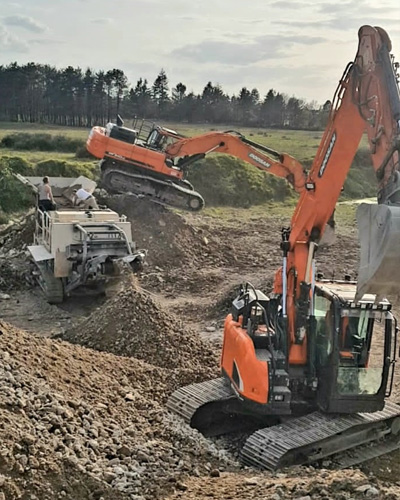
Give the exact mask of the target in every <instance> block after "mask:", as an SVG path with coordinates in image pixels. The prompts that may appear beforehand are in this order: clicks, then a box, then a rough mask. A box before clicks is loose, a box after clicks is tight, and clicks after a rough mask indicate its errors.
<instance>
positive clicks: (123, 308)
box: [63, 276, 218, 378]
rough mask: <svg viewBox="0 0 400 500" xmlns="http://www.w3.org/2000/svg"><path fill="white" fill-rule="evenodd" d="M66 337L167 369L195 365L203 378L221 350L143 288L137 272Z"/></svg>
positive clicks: (214, 365) (214, 369)
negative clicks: (217, 350)
mask: <svg viewBox="0 0 400 500" xmlns="http://www.w3.org/2000/svg"><path fill="white" fill-rule="evenodd" d="M63 338H64V339H66V340H69V341H70V342H73V343H79V344H81V345H84V346H87V347H92V348H94V349H98V350H101V351H108V352H112V353H114V354H119V355H123V356H133V357H135V358H138V359H142V360H144V361H146V362H148V363H151V364H153V365H157V366H162V367H165V368H183V369H184V368H186V367H188V366H190V367H191V368H192V369H193V370H194V371H196V373H198V377H199V378H201V377H204V376H212V375H215V374H216V372H217V366H218V355H217V353H216V352H215V349H213V348H212V346H211V345H210V344H208V343H206V342H204V341H202V340H200V339H199V337H198V336H197V334H196V333H195V332H193V331H191V330H189V329H188V328H187V327H185V325H184V324H183V322H182V321H180V320H179V319H178V318H177V317H176V316H175V315H173V314H171V313H169V312H168V311H167V310H166V309H164V308H163V307H162V306H161V305H159V304H158V303H157V302H156V301H155V300H154V299H153V298H152V297H151V296H150V295H149V294H148V293H147V292H144V291H143V290H141V289H140V288H139V287H138V285H137V283H136V281H135V279H134V278H133V277H131V276H126V277H125V281H124V286H123V289H122V291H120V292H119V293H118V294H117V295H116V296H115V297H113V298H112V299H110V300H109V301H108V302H107V303H106V304H104V305H103V306H102V307H100V308H99V309H97V310H95V311H94V312H93V313H92V314H91V315H90V316H89V318H87V319H85V320H84V321H83V322H82V323H80V324H79V325H78V326H77V327H76V328H73V329H71V330H69V331H67V332H65V335H63Z"/></svg>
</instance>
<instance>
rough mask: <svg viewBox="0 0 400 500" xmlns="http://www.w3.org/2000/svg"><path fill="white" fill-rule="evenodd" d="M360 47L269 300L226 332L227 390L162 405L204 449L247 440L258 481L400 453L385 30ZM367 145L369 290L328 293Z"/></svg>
mask: <svg viewBox="0 0 400 500" xmlns="http://www.w3.org/2000/svg"><path fill="white" fill-rule="evenodd" d="M358 36H359V45H358V51H357V55H356V57H355V60H354V62H352V63H350V64H349V65H348V66H347V68H346V70H345V72H344V74H343V76H342V78H341V80H340V83H339V86H338V88H337V90H336V93H335V96H334V99H333V104H332V109H331V113H330V117H329V123H328V125H327V128H326V130H325V132H324V134H323V137H322V141H321V144H320V146H319V149H318V152H317V154H316V157H315V159H314V162H313V165H312V167H311V169H310V172H309V173H308V176H307V177H306V179H305V181H304V185H303V189H302V190H301V194H300V198H299V201H298V204H297V207H296V209H295V212H294V215H293V217H292V220H291V226H290V228H285V229H283V230H282V241H281V250H282V254H283V264H282V267H281V268H280V269H278V271H277V273H276V276H275V282H274V289H273V293H271V294H270V295H269V296H267V295H265V294H264V293H263V292H262V291H260V290H257V289H255V288H254V287H253V286H252V285H251V284H249V283H247V284H245V285H243V286H242V287H241V289H240V291H239V295H238V296H237V297H236V299H235V300H234V301H233V303H232V309H231V313H230V314H229V315H228V316H227V318H226V320H225V325H224V341H223V348H222V355H221V377H220V378H217V379H214V380H210V381H206V382H203V383H198V384H192V385H190V386H186V387H182V388H180V389H178V390H177V391H175V392H174V393H173V394H172V395H171V397H170V399H169V401H168V403H167V407H168V408H169V410H170V411H172V412H174V413H175V414H177V415H179V416H181V417H182V418H183V419H184V420H185V421H186V422H187V423H188V424H189V425H191V426H192V427H194V428H196V429H198V430H200V431H201V432H202V433H203V434H204V435H206V436H213V435H219V434H223V433H228V432H233V431H238V430H240V431H243V430H244V429H247V430H248V431H249V430H250V431H251V433H250V435H249V437H248V438H247V440H246V442H245V444H244V446H243V448H242V451H241V459H242V461H243V463H244V464H246V465H249V466H253V467H257V468H262V469H269V470H274V469H277V468H280V467H282V466H288V465H292V464H304V463H315V462H319V461H323V460H326V458H327V457H329V461H330V462H331V463H332V464H334V465H335V466H337V467H347V466H351V465H354V464H357V463H360V462H362V461H364V460H367V459H369V458H373V457H376V456H379V455H382V454H384V453H387V452H390V451H393V450H396V449H398V448H400V406H398V405H396V404H394V403H392V402H390V401H388V399H387V398H388V397H389V396H390V393H391V389H392V385H393V377H394V365H395V361H396V358H397V355H398V353H397V323H396V320H395V318H394V317H393V315H392V313H391V304H390V303H389V301H388V300H387V299H386V298H383V297H382V296H387V295H390V294H391V293H398V283H399V281H398V274H399V273H398V269H399V265H398V256H399V248H400V244H399V243H400V241H399V234H400V224H399V220H400V206H399V202H400V198H399V195H400V180H399V146H400V141H399V123H400V122H399V120H400V97H399V87H398V75H397V74H396V71H397V67H398V66H396V65H395V64H394V62H393V60H392V59H391V55H390V51H391V42H390V39H389V37H388V35H387V33H386V32H385V31H384V30H383V29H381V28H378V27H371V26H363V27H361V28H360V30H359V34H358ZM365 131H366V132H367V136H368V142H369V146H370V152H371V157H372V163H373V167H374V170H375V172H376V177H377V180H378V202H379V204H378V205H361V206H360V208H359V209H358V214H357V218H358V225H359V227H360V228H361V230H364V231H366V232H365V233H364V234H361V236H360V239H361V247H362V250H361V272H360V276H359V277H360V280H359V282H358V283H356V282H352V281H350V280H348V279H344V280H343V281H330V280H324V279H322V277H321V276H318V275H317V273H316V263H315V257H316V252H317V249H318V244H319V243H320V241H321V237H322V235H323V233H324V231H325V229H326V225H327V222H328V220H329V218H330V216H331V214H332V212H333V210H334V208H335V205H336V202H337V200H338V197H339V195H340V191H341V189H342V186H343V184H344V182H345V179H346V176H347V173H348V171H349V169H350V166H351V163H352V160H353V158H354V156H355V153H356V151H357V148H358V145H359V142H360V140H361V137H362V135H363V133H364V132H365ZM185 141H186V142H185ZM193 144H194V142H193V140H191V139H186V140H181V141H179V142H175V144H173V145H172V146H171V148H170V149H169V151H170V152H171V151H173V152H176V153H179V154H182V155H186V154H187V155H190V154H192V152H193V149H192V145H193ZM194 149H195V148H194ZM283 163H284V162H282V164H283ZM291 173H292V172H291ZM396 277H397V281H396ZM366 290H367V291H368V292H369V293H366Z"/></svg>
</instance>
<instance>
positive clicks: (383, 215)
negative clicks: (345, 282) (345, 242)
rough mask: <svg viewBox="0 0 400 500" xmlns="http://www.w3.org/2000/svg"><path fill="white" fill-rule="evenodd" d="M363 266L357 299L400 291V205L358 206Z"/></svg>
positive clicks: (382, 295) (399, 293) (395, 293)
mask: <svg viewBox="0 0 400 500" xmlns="http://www.w3.org/2000/svg"><path fill="white" fill-rule="evenodd" d="M356 217H357V226H358V233H359V241H360V268H359V273H358V284H357V294H356V299H357V300H359V299H360V298H361V297H362V296H363V295H364V294H365V293H373V294H376V296H377V299H380V298H382V297H387V296H391V297H395V296H399V295H400V265H399V249H400V207H399V206H395V205H376V204H368V203H362V204H361V205H359V207H358V209H357V215H356Z"/></svg>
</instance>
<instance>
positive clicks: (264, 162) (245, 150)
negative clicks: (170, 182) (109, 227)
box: [165, 131, 306, 193]
mask: <svg viewBox="0 0 400 500" xmlns="http://www.w3.org/2000/svg"><path fill="white" fill-rule="evenodd" d="M165 153H166V155H167V157H169V158H177V157H179V158H181V163H178V165H183V166H185V165H186V164H190V163H191V159H192V158H193V159H196V160H197V159H198V157H199V155H202V156H204V155H206V154H209V153H225V154H228V155H231V156H234V157H236V158H240V159H241V160H243V161H245V162H247V163H250V164H251V165H254V166H255V167H257V168H258V169H260V170H263V171H265V172H268V173H270V174H273V175H276V176H277V177H283V178H285V179H286V180H287V181H288V182H289V183H290V184H292V186H293V187H294V189H295V190H296V191H297V192H298V193H301V192H302V191H303V190H304V188H305V180H306V175H305V171H304V167H303V166H302V165H301V163H299V162H298V161H297V160H296V159H295V158H293V157H292V156H290V155H288V154H286V153H278V152H277V151H274V150H273V149H271V148H268V147H266V146H264V145H262V144H257V143H255V142H253V141H250V140H249V139H246V137H244V136H243V135H242V134H240V133H239V132H235V131H227V132H209V133H207V134H203V135H199V136H197V137H189V138H185V139H181V140H178V141H176V142H174V143H173V144H172V145H170V146H169V147H168V148H167V149H166V150H165Z"/></svg>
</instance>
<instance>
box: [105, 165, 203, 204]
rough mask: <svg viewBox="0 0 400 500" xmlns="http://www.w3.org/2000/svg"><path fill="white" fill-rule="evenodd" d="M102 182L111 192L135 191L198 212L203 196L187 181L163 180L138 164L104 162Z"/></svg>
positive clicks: (159, 201) (157, 200) (160, 201)
mask: <svg viewBox="0 0 400 500" xmlns="http://www.w3.org/2000/svg"><path fill="white" fill-rule="evenodd" d="M102 186H103V187H104V188H105V189H106V190H107V191H110V192H115V193H122V194H123V193H128V192H130V193H133V194H136V195H138V196H144V197H146V198H147V199H149V200H151V201H153V202H155V203H158V204H160V205H165V206H170V207H175V208H180V209H182V210H190V211H192V212H198V211H199V210H201V209H202V208H203V207H204V200H203V198H202V196H201V195H200V194H199V193H198V192H197V191H194V190H193V188H191V185H190V183H187V182H185V181H178V180H177V181H176V182H173V181H171V180H163V179H160V178H157V177H153V176H151V175H146V174H145V173H143V169H140V168H138V167H136V166H134V165H130V164H125V163H121V164H120V163H119V162H116V161H112V162H111V161H107V162H106V163H104V164H103V165H102Z"/></svg>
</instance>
